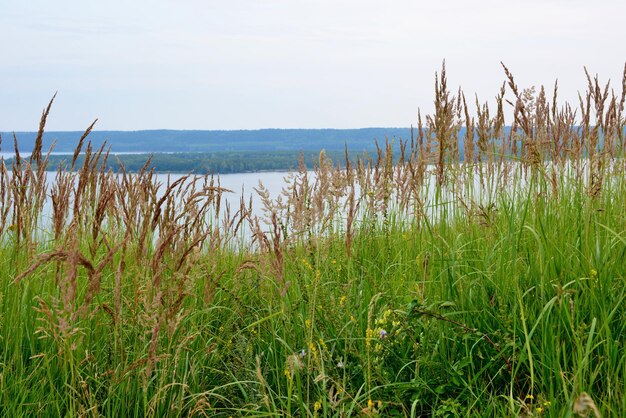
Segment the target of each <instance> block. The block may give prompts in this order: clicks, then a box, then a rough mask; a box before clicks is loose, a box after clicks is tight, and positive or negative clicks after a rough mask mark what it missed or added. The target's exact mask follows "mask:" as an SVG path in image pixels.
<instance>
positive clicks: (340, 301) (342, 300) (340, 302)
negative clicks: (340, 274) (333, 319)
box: [339, 295, 348, 306]
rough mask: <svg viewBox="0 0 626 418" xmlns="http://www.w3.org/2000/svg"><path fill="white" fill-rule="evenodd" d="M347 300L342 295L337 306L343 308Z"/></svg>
mask: <svg viewBox="0 0 626 418" xmlns="http://www.w3.org/2000/svg"><path fill="white" fill-rule="evenodd" d="M347 299H348V298H347V297H346V296H345V295H344V296H342V297H340V298H339V306H343V305H344V304H345V303H346V300H347Z"/></svg>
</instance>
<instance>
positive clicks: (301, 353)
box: [300, 348, 306, 358]
mask: <svg viewBox="0 0 626 418" xmlns="http://www.w3.org/2000/svg"><path fill="white" fill-rule="evenodd" d="M305 356H306V350H305V349H304V348H303V349H302V351H300V357H301V358H302V357H305Z"/></svg>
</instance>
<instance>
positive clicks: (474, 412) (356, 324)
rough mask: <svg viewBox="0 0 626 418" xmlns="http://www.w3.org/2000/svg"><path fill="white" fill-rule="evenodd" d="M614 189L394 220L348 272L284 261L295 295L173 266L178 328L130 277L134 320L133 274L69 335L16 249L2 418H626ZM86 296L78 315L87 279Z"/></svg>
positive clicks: (236, 264) (304, 252) (42, 276)
mask: <svg viewBox="0 0 626 418" xmlns="http://www.w3.org/2000/svg"><path fill="white" fill-rule="evenodd" d="M614 180H615V181H614V182H608V181H606V182H605V186H604V189H603V193H602V194H601V195H599V196H598V197H596V198H591V197H589V196H588V194H586V189H585V187H584V186H583V185H582V184H577V183H576V182H574V181H566V180H563V181H562V184H561V185H560V187H561V188H560V191H559V195H558V197H556V196H553V195H552V196H550V195H549V194H545V195H543V196H541V195H538V194H537V193H536V192H537V191H540V190H541V189H542V188H544V187H546V184H543V185H542V184H541V179H540V178H539V180H538V182H537V183H536V184H531V186H530V187H529V188H527V189H522V188H520V189H519V190H518V192H517V193H510V194H508V195H505V194H502V195H501V196H499V197H497V198H496V199H495V200H494V202H493V203H494V206H493V208H492V210H491V211H490V215H489V216H488V217H484V216H482V217H481V216H478V217H468V215H466V214H463V213H462V212H460V211H459V212H454V214H453V215H451V216H448V217H447V218H445V219H442V220H441V221H439V222H436V223H427V222H417V221H415V222H407V221H404V222H401V221H400V220H399V219H400V218H399V217H396V216H395V215H394V210H393V208H392V209H391V210H390V211H389V214H388V215H386V218H385V220H384V221H383V222H381V223H377V224H375V226H374V227H373V228H372V227H366V226H367V225H370V223H369V222H367V219H364V220H363V222H362V223H361V224H360V225H362V226H361V227H360V228H358V229H357V230H356V231H355V233H354V236H353V237H352V248H351V256H350V257H348V255H347V251H346V245H345V236H344V235H343V234H342V232H341V228H339V229H335V232H334V233H331V234H326V236H324V237H318V238H317V239H316V240H315V241H311V240H307V239H301V240H297V241H295V243H294V244H292V245H289V246H285V248H284V254H283V257H284V275H283V281H282V282H281V281H280V280H278V279H277V278H276V276H274V275H272V273H271V271H272V270H271V268H263V267H262V266H264V265H266V264H267V263H266V264H263V263H264V258H265V260H266V261H267V260H271V259H272V257H273V256H274V255H272V254H265V255H263V254H258V253H252V252H235V251H226V250H221V251H220V252H219V253H203V254H201V255H199V256H198V259H197V261H196V262H195V263H194V264H193V265H192V267H191V268H190V270H189V271H188V272H187V273H186V274H185V275H184V276H183V275H181V274H180V273H175V272H174V271H173V270H174V269H173V268H172V267H171V265H172V263H169V264H166V268H165V270H164V275H163V283H165V284H164V287H163V289H162V290H161V292H162V293H161V294H160V295H159V297H160V298H162V299H163V300H162V301H161V303H162V306H163V309H160V310H154V309H152V308H151V307H150V306H146V303H145V301H146V300H154V301H156V302H155V303H159V301H158V300H157V299H156V296H155V297H153V298H152V299H150V298H149V297H147V296H146V295H148V294H149V293H150V292H157V290H156V289H152V288H150V287H149V286H147V285H145V283H146V282H147V281H150V274H151V273H150V272H149V271H146V267H145V265H144V264H142V263H141V262H139V261H138V260H136V259H135V260H134V259H133V258H132V257H128V259H127V260H126V263H127V265H126V269H125V271H124V274H123V276H122V280H121V283H122V307H121V314H120V317H119V318H117V319H116V318H114V316H113V315H112V314H110V313H108V312H107V308H109V309H110V308H111V307H113V306H114V305H115V300H114V299H115V295H114V289H115V276H116V269H115V268H113V267H111V268H108V267H107V268H106V269H104V271H103V276H102V284H101V290H100V291H99V292H98V293H97V294H96V296H95V298H94V300H93V301H92V303H91V306H92V309H89V310H88V311H87V312H88V313H87V314H86V315H79V316H78V317H76V318H73V319H71V315H72V313H73V312H74V311H75V306H74V308H71V307H67V306H63V303H62V302H61V300H62V298H63V294H62V292H63V290H62V289H61V288H60V286H58V285H57V283H55V263H50V264H47V265H44V266H42V267H40V268H39V269H37V270H35V271H34V272H33V273H32V274H30V275H28V276H27V277H26V278H25V279H24V280H22V281H21V282H19V283H15V282H14V278H15V277H16V275H17V274H19V273H21V272H22V271H24V270H25V269H26V268H27V267H28V266H29V265H30V264H31V263H32V259H30V258H29V257H30V256H29V255H28V254H29V252H28V251H26V250H24V249H23V248H18V247H16V245H15V241H14V238H13V236H12V235H11V232H7V233H6V234H5V237H4V240H3V244H2V245H1V246H0V298H1V299H0V315H1V317H0V394H1V395H0V413H1V414H2V415H3V416H100V415H104V416H136V417H143V416H181V415H182V416H186V415H193V416H236V415H246V416H285V415H287V416H315V415H318V416H324V415H332V416H350V415H361V414H365V415H367V414H375V413H380V414H381V415H385V416H394V415H396V416H517V415H522V414H528V415H531V416H546V417H561V416H570V415H572V411H573V409H574V403H575V402H576V399H577V398H578V397H579V395H580V394H581V393H582V392H586V393H588V394H589V395H590V396H591V398H592V399H593V400H594V401H595V404H596V405H597V406H598V408H599V409H600V411H601V412H602V413H603V415H604V416H625V415H626V391H625V388H624V384H625V383H624V382H626V379H625V377H626V376H625V373H626V350H625V349H624V338H623V336H624V331H625V329H624V328H625V327H626V312H625V308H624V306H625V305H624V299H625V298H626V291H625V289H626V287H625V286H624V280H625V278H626V262H625V260H626V234H625V232H624V231H625V227H626V212H624V208H625V207H626V182H625V181H624V180H623V179H622V178H616V179H614ZM524 190H532V192H530V191H529V192H524ZM45 238H46V234H43V236H42V237H41V239H40V243H39V244H38V247H37V248H36V252H42V251H43V250H45V249H46V244H45ZM131 247H132V245H131ZM129 253H132V251H129ZM103 256H104V255H103V254H101V253H98V254H96V255H95V256H94V259H97V260H101V259H102V258H103ZM115 257H116V258H114V261H113V263H112V265H113V266H116V265H118V263H119V261H120V260H119V255H116V256H115ZM247 261H254V262H255V263H256V265H257V267H256V268H240V266H242V265H243V264H244V263H245V262H247ZM259 266H261V267H259ZM218 275H219V277H220V279H219V281H216V283H218V285H217V286H215V287H212V286H208V287H207V283H208V282H209V283H210V280H213V279H215V278H216V277H217V276H218ZM78 283H79V285H78V290H77V292H78V295H79V296H78V297H77V299H76V300H77V301H80V300H81V297H84V294H85V293H86V283H87V280H86V274H85V272H84V271H83V270H82V269H81V270H79V281H78ZM179 288H180V289H183V291H184V298H183V299H182V305H181V306H180V309H178V310H174V311H173V312H174V313H173V314H172V315H169V314H168V309H169V308H170V307H172V306H175V303H176V301H174V300H173V299H172V298H173V296H172V295H171V294H169V293H168V289H169V290H176V289H179ZM207 288H209V289H212V290H211V291H210V292H209V294H207V290H206V289H207ZM173 294H176V292H174V293H173ZM153 296H154V295H153ZM76 303H78V302H76ZM55 304H56V306H55ZM155 316H158V317H159V318H160V319H161V321H157V318H156V317H155ZM64 321H70V323H69V324H67V325H64ZM156 323H160V324H162V328H161V329H160V330H158V332H157V334H158V338H157V339H156V346H155V347H154V348H153V350H154V351H153V352H151V347H150V346H151V335H152V333H153V332H154V327H155V324H156ZM490 341H491V342H492V343H493V344H492V343H491V342H490Z"/></svg>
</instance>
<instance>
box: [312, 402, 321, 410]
mask: <svg viewBox="0 0 626 418" xmlns="http://www.w3.org/2000/svg"><path fill="white" fill-rule="evenodd" d="M320 409H322V403H321V402H320V401H316V402H315V405H313V410H314V411H315V412H317V411H319V410H320Z"/></svg>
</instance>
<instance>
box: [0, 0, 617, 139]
mask: <svg viewBox="0 0 626 418" xmlns="http://www.w3.org/2000/svg"><path fill="white" fill-rule="evenodd" d="M625 16H626V1H623V0H615V1H594V2H591V1H578V0H553V1H538V0H530V1H528V0H526V1H507V0H498V1H471V0H455V1H435V0H433V1H428V2H424V1H417V0H389V1H383V0H376V1H373V0H315V1H312V0H282V1H277V0H255V1H251V0H222V1H215V0H204V1H200V0H178V1H173V0H172V1H166V0H150V1H148V0H133V1H129V0H123V1H122V0H109V1H95V0H81V1H78V0H76V1H66V0H59V1H54V2H53V1H49V0H29V1H25V0H2V1H1V3H0V60H1V61H0V130H1V131H12V130H15V131H19V130H36V128H37V125H38V120H39V117H40V115H41V111H42V109H43V107H44V106H45V105H46V104H47V102H48V100H49V99H50V97H51V96H52V94H53V93H54V92H55V91H58V97H57V101H56V102H55V105H54V107H53V110H52V113H51V116H50V119H49V124H48V129H49V130H81V129H83V128H85V127H86V126H87V125H88V124H89V123H90V122H91V121H92V120H93V119H95V118H98V119H99V122H98V124H97V129H100V130H103V129H121V130H137V129H159V128H168V129H255V128H267V127H273V128H323V127H332V128H356V127H367V126H409V125H410V124H411V123H415V120H416V114H417V109H418V107H419V108H421V109H422V110H423V111H430V110H431V109H432V107H433V106H432V101H433V90H434V87H433V79H434V73H435V71H438V70H439V68H440V66H441V62H442V60H443V59H445V60H446V63H447V69H448V80H449V85H450V87H452V88H453V89H456V88H457V87H458V86H459V85H461V86H462V87H463V89H464V90H465V92H466V94H469V95H473V94H474V93H477V94H478V95H479V97H480V99H481V100H491V99H492V98H493V97H494V96H495V94H496V93H497V91H498V88H499V86H500V84H501V83H502V82H503V81H504V73H503V71H502V68H501V67H500V64H499V63H500V61H504V62H505V64H507V66H509V68H510V69H511V70H512V71H513V73H514V74H515V76H516V79H517V81H518V84H519V85H521V86H530V85H540V84H547V85H550V86H552V84H553V83H554V80H555V78H557V77H558V78H559V83H560V92H561V97H563V98H565V99H568V100H576V97H577V96H576V93H577V91H578V90H581V89H583V88H584V87H585V83H586V82H585V78H584V73H583V66H584V65H586V66H587V67H588V68H589V70H590V71H591V72H592V73H599V75H600V77H601V79H603V80H606V79H608V78H611V79H612V80H613V81H614V86H615V88H616V90H619V87H620V86H619V84H620V81H621V73H622V70H623V66H624V61H626V30H625V29H624V25H625V23H624V19H625Z"/></svg>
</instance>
